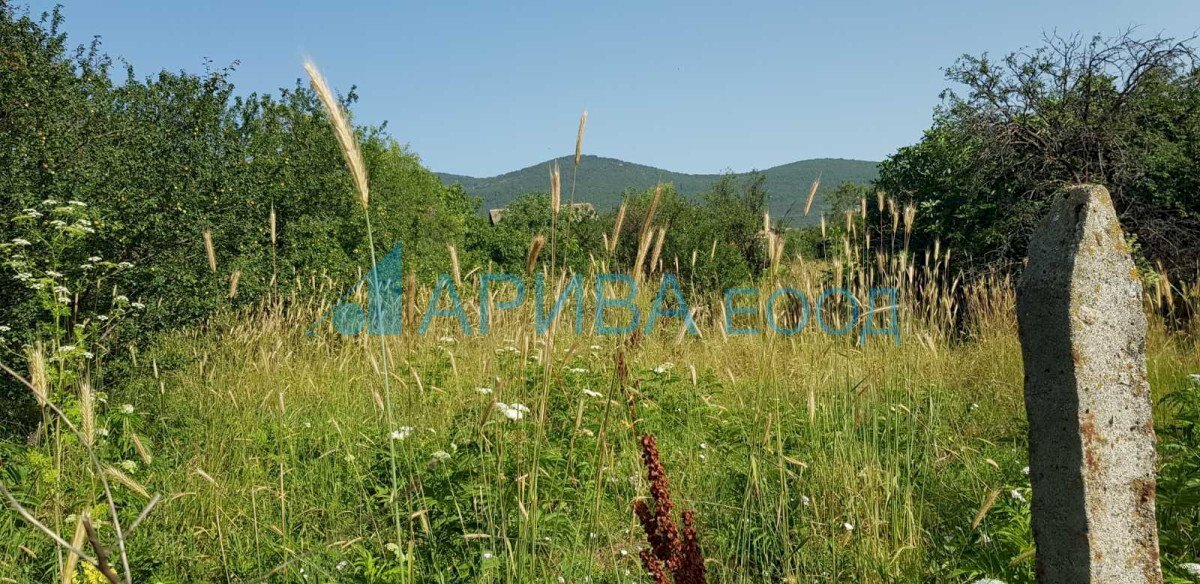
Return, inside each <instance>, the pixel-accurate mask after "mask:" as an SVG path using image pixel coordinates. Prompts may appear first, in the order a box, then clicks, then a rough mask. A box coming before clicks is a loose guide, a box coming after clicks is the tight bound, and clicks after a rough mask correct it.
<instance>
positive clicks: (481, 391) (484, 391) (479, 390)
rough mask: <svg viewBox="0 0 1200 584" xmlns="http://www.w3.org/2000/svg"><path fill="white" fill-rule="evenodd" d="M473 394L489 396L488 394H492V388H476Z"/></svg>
mask: <svg viewBox="0 0 1200 584" xmlns="http://www.w3.org/2000/svg"><path fill="white" fill-rule="evenodd" d="M475 393H478V394H479V395H490V394H491V393H492V388H490V387H476V388H475Z"/></svg>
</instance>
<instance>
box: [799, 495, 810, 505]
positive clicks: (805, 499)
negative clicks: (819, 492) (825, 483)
mask: <svg viewBox="0 0 1200 584" xmlns="http://www.w3.org/2000/svg"><path fill="white" fill-rule="evenodd" d="M800 504H801V505H804V506H805V507H808V506H809V505H811V504H812V499H809V498H808V495H800Z"/></svg>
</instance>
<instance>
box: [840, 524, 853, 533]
mask: <svg viewBox="0 0 1200 584" xmlns="http://www.w3.org/2000/svg"><path fill="white" fill-rule="evenodd" d="M842 529H845V530H846V531H854V524H852V523H843V524H842Z"/></svg>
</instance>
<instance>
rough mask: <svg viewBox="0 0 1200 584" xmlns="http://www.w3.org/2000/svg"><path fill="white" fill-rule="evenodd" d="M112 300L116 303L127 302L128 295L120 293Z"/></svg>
mask: <svg viewBox="0 0 1200 584" xmlns="http://www.w3.org/2000/svg"><path fill="white" fill-rule="evenodd" d="M113 302H115V303H117V304H128V303H129V297H128V296H125V295H124V294H122V295H120V296H117V297H116V298H113Z"/></svg>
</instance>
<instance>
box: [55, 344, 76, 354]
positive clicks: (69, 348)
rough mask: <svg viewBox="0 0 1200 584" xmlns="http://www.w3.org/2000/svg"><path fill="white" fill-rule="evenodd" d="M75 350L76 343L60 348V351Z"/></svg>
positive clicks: (68, 351)
mask: <svg viewBox="0 0 1200 584" xmlns="http://www.w3.org/2000/svg"><path fill="white" fill-rule="evenodd" d="M74 350H75V345H62V346H60V347H59V348H58V352H59V353H70V352H71V351H74Z"/></svg>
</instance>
